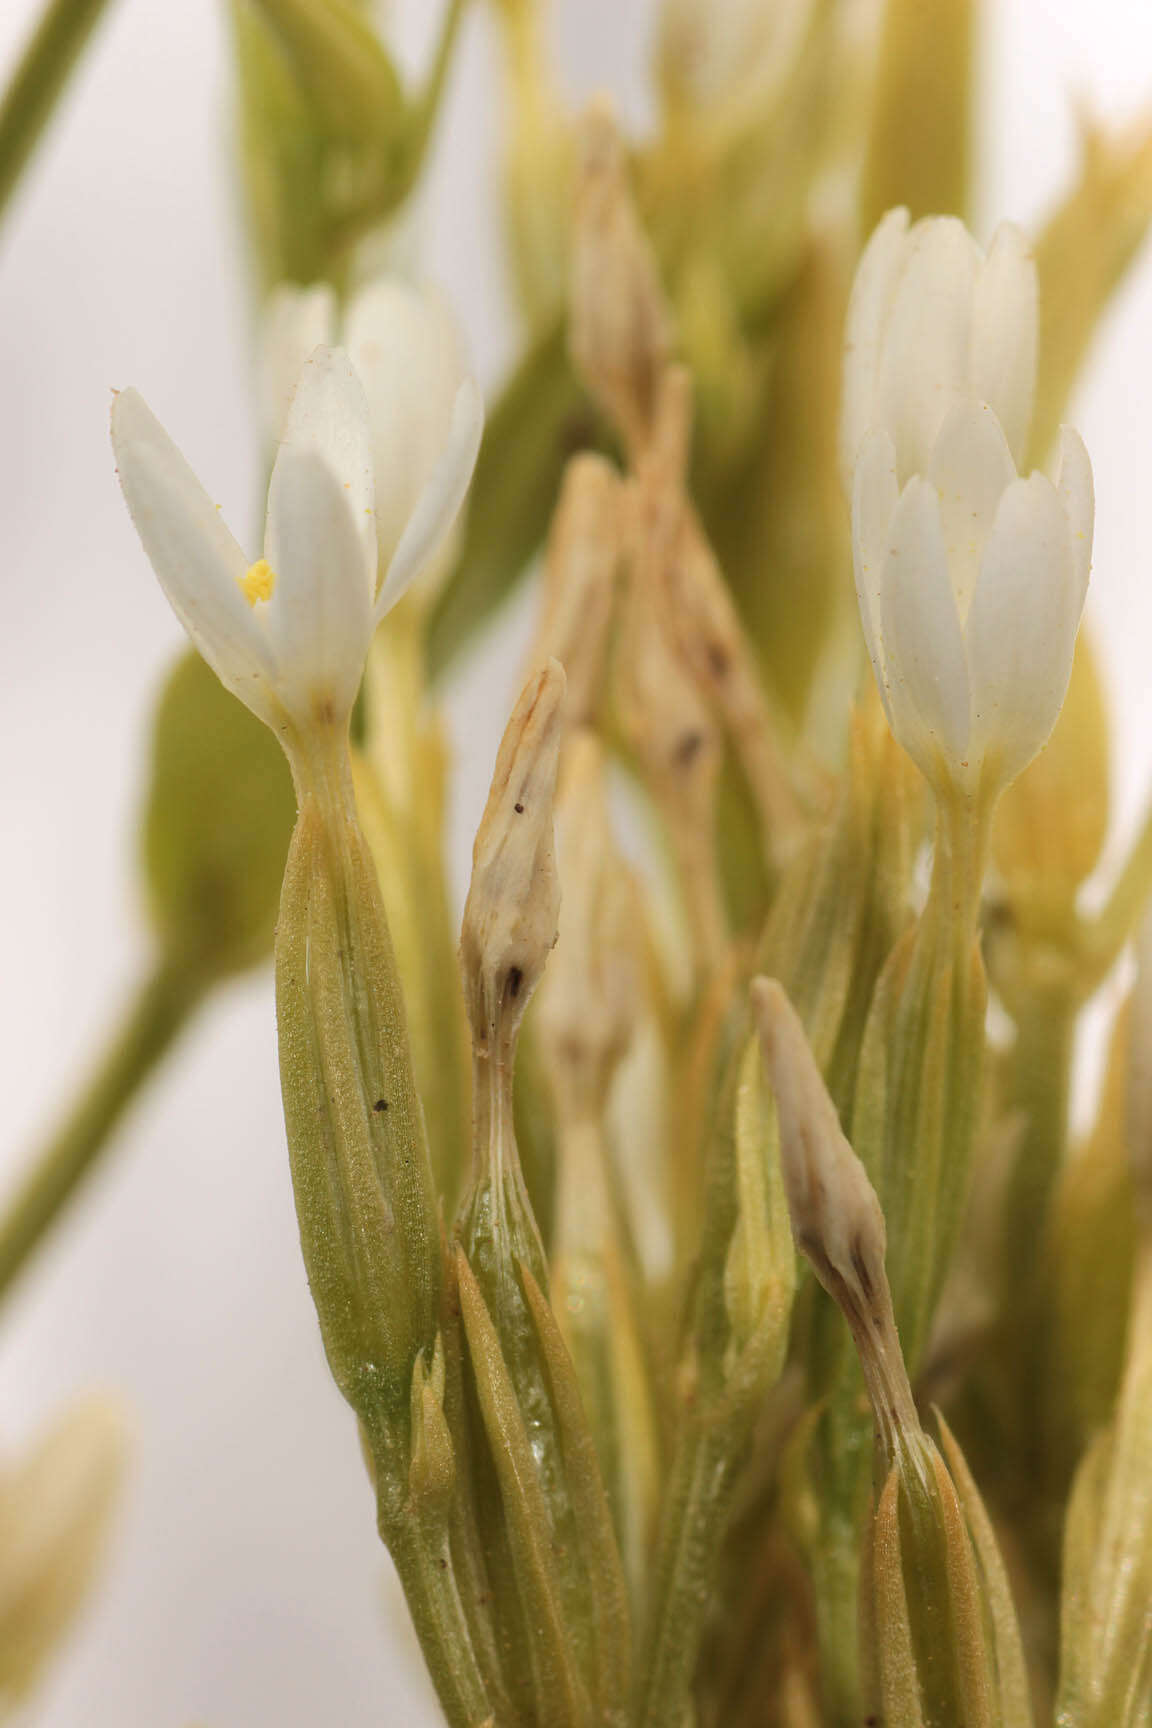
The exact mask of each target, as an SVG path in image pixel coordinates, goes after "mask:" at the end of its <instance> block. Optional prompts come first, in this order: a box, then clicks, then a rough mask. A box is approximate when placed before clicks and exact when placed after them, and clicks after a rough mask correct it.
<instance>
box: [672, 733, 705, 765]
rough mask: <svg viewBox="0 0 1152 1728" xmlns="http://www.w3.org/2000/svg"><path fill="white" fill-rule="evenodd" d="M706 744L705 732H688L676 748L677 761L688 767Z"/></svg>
mask: <svg viewBox="0 0 1152 1728" xmlns="http://www.w3.org/2000/svg"><path fill="white" fill-rule="evenodd" d="M703 743H704V734H703V732H686V733H685V734H684V736H683V738H681V740H680V742H679V744H677V746H676V760H677V762H679V763H680V764H681V766H682V767H685V768H686V767H687V766H688V764H689V762H691V760H692V758H693V757H694V756H695V755H696V753H697V751H698V750H699V749H700V748H701V746H702V745H703Z"/></svg>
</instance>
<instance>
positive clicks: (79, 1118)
mask: <svg viewBox="0 0 1152 1728" xmlns="http://www.w3.org/2000/svg"><path fill="white" fill-rule="evenodd" d="M205 987H206V986H205V980H204V979H203V977H202V976H201V975H200V974H198V973H196V972H194V971H193V970H192V969H190V968H188V967H186V966H178V965H177V964H175V963H174V962H171V961H167V960H161V961H160V962H159V963H158V964H157V965H156V967H155V969H154V971H153V972H152V973H151V975H150V976H149V977H148V978H147V979H146V980H145V983H144V985H143V987H142V988H141V990H140V991H139V993H138V994H137V996H136V998H135V999H134V1001H133V1002H132V1004H131V1005H130V1007H129V1009H128V1012H127V1014H126V1015H125V1018H124V1021H123V1023H122V1025H121V1026H120V1028H119V1030H118V1031H117V1033H116V1035H115V1037H114V1039H113V1041H112V1043H111V1045H110V1046H109V1048H108V1050H107V1052H106V1054H105V1056H104V1058H103V1060H102V1061H101V1063H100V1065H99V1066H98V1068H97V1069H96V1071H95V1073H94V1074H93V1075H92V1077H91V1079H90V1080H89V1082H88V1084H87V1086H86V1087H85V1088H84V1090H83V1091H82V1092H81V1094H80V1096H79V1097H78V1098H77V1099H76V1101H75V1103H74V1104H73V1105H72V1108H71V1109H70V1110H69V1112H68V1114H67V1116H66V1117H65V1118H64V1121H63V1122H62V1123H61V1125H60V1127H59V1128H58V1129H57V1131H56V1133H55V1134H54V1135H53V1136H52V1138H51V1139H50V1140H49V1142H48V1144H47V1145H46V1146H45V1147H44V1148H43V1150H42V1151H41V1152H40V1153H39V1154H38V1155H37V1156H36V1157H35V1158H34V1159H33V1160H32V1163H31V1165H30V1166H29V1168H28V1171H27V1174H26V1175H25V1176H24V1177H23V1179H22V1181H21V1182H20V1185H19V1186H18V1188H17V1190H16V1193H15V1195H14V1196H13V1198H12V1200H11V1201H10V1202H9V1204H8V1207H7V1208H6V1210H5V1212H4V1214H3V1217H2V1218H0V1298H2V1297H3V1296H4V1295H5V1294H6V1293H7V1291H8V1289H9V1286H10V1285H11V1284H12V1283H13V1282H14V1280H15V1279H16V1277H17V1276H18V1275H19V1273H20V1271H21V1270H22V1269H23V1267H24V1265H25V1264H26V1262H27V1261H28V1260H29V1258H30V1257H31V1256H32V1254H33V1253H34V1252H35V1250H36V1248H37V1247H38V1246H39V1244H40V1243H41V1241H42V1240H43V1239H44V1237H45V1236H46V1235H47V1234H48V1232H49V1231H50V1230H51V1229H52V1227H53V1225H54V1224H55V1223H56V1221H57V1219H58V1218H59V1216H60V1214H61V1212H62V1211H63V1210H64V1208H65V1206H66V1205H67V1203H68V1201H69V1200H70V1199H71V1197H72V1195H73V1194H74V1193H75V1191H76V1189H77V1188H78V1187H79V1185H80V1183H81V1182H82V1181H83V1179H84V1178H85V1176H87V1174H88V1173H89V1171H90V1170H91V1169H92V1167H93V1166H94V1164H95V1163H96V1162H97V1160H98V1159H99V1157H100V1154H101V1153H102V1152H103V1151H104V1150H105V1148H106V1147H107V1146H108V1144H109V1141H110V1137H111V1134H112V1130H113V1129H114V1128H115V1126H116V1124H117V1122H118V1121H119V1120H120V1117H121V1116H122V1114H123V1113H124V1110H125V1109H126V1107H127V1106H128V1104H129V1103H130V1101H131V1099H132V1098H133V1097H134V1095H135V1094H136V1092H137V1091H138V1090H139V1089H140V1087H141V1086H142V1085H143V1083H144V1081H145V1080H146V1079H147V1077H148V1075H149V1074H150V1073H151V1072H152V1070H153V1069H154V1068H155V1067H156V1065H157V1063H158V1062H159V1061H160V1060H161V1058H162V1057H163V1056H164V1055H165V1054H166V1052H167V1051H168V1049H169V1047H170V1046H171V1045H172V1044H173V1043H174V1041H175V1039H176V1037H177V1035H178V1034H179V1032H180V1031H181V1030H182V1028H183V1027H184V1026H185V1025H186V1023H187V1021H188V1019H189V1017H190V1016H191V1014H192V1013H193V1011H194V1010H195V1008H196V1007H197V1006H198V1005H199V1002H200V1000H201V997H202V996H203V994H204V991H205Z"/></svg>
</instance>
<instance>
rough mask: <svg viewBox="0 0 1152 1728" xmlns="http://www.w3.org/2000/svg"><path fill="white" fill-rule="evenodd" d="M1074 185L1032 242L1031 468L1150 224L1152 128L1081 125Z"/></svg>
mask: <svg viewBox="0 0 1152 1728" xmlns="http://www.w3.org/2000/svg"><path fill="white" fill-rule="evenodd" d="M1081 154H1082V161H1081V166H1080V178H1079V180H1078V181H1077V183H1076V185H1075V186H1073V188H1072V190H1071V191H1070V192H1069V194H1068V196H1067V197H1066V198H1065V200H1064V202H1063V203H1062V204H1061V205H1060V206H1059V208H1058V209H1057V210H1055V211H1054V212H1053V214H1052V215H1051V216H1050V217H1049V219H1048V223H1047V226H1046V227H1045V228H1044V230H1043V232H1042V233H1041V235H1040V238H1039V239H1038V240H1037V242H1036V268H1037V271H1038V273H1039V277H1040V353H1039V360H1038V364H1037V370H1036V378H1037V389H1036V406H1035V410H1034V414H1033V420H1032V452H1031V459H1032V461H1033V462H1034V463H1036V464H1039V463H1042V462H1043V461H1044V460H1045V459H1046V457H1047V455H1048V452H1049V450H1050V449H1051V446H1052V442H1053V439H1054V438H1055V436H1056V433H1057V431H1058V429H1059V426H1060V421H1061V419H1062V417H1063V416H1064V414H1065V412H1066V410H1067V403H1068V399H1069V397H1070V396H1071V394H1072V389H1073V386H1074V384H1075V382H1076V379H1077V376H1078V374H1079V372H1080V368H1081V367H1082V365H1083V364H1084V361H1085V358H1086V357H1087V354H1088V349H1089V347H1090V344H1091V341H1092V337H1093V336H1094V334H1095V332H1096V328H1097V326H1098V324H1099V322H1100V319H1101V317H1102V315H1103V313H1104V311H1105V309H1106V307H1107V305H1108V302H1109V300H1110V299H1111V297H1112V295H1113V293H1114V292H1115V290H1116V288H1117V287H1118V286H1119V284H1120V282H1121V281H1122V280H1123V277H1124V275H1125V273H1126V272H1127V270H1128V268H1129V266H1130V265H1131V263H1132V262H1133V260H1134V259H1135V257H1136V254H1137V253H1138V251H1139V250H1140V247H1141V246H1142V245H1143V243H1144V239H1145V237H1146V235H1147V233H1148V224H1149V221H1150V220H1152V126H1149V125H1148V123H1147V122H1145V123H1144V124H1143V125H1142V126H1141V127H1140V128H1137V129H1133V130H1131V131H1129V132H1127V133H1126V134H1125V135H1124V136H1122V137H1115V138H1109V137H1107V136H1105V134H1104V133H1103V132H1101V131H1099V130H1098V129H1097V128H1095V127H1094V126H1090V125H1086V126H1085V127H1084V130H1083V139H1082V145H1081Z"/></svg>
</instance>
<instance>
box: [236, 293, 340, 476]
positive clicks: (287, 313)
mask: <svg viewBox="0 0 1152 1728" xmlns="http://www.w3.org/2000/svg"><path fill="white" fill-rule="evenodd" d="M335 339H336V295H335V293H334V291H333V290H332V289H331V288H330V287H328V285H327V284H326V283H320V284H318V285H317V286H316V287H314V288H298V287H297V286H296V284H295V283H292V282H282V283H280V284H279V286H278V287H276V288H274V289H273V290H272V292H271V294H270V295H269V296H268V299H267V301H266V303H265V305H264V307H263V309H262V311H261V314H260V352H259V356H258V361H257V375H256V378H257V390H258V397H259V409H260V423H261V427H262V429H263V432H264V437H265V439H266V441H267V443H268V444H269V445H270V446H271V447H272V448H273V449H274V448H275V446H276V445H277V444H278V443H279V441H280V438H281V436H282V435H283V432H284V426H285V422H286V421H287V419H288V410H289V408H290V407H291V405H292V396H293V392H294V391H295V389H296V385H297V382H298V380H299V378H300V374H301V372H302V371H303V368H304V363H305V361H306V360H307V359H308V356H309V355H310V354H311V353H312V352H313V350H314V349H316V348H318V347H320V346H321V345H322V344H324V343H331V342H334V341H335Z"/></svg>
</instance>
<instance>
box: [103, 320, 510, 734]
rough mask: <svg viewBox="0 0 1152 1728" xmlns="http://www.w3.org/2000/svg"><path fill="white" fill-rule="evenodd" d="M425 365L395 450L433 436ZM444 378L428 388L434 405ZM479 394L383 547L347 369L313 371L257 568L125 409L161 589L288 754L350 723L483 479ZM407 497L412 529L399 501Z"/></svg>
mask: <svg viewBox="0 0 1152 1728" xmlns="http://www.w3.org/2000/svg"><path fill="white" fill-rule="evenodd" d="M420 365H421V356H419V355H418V354H417V355H413V354H412V353H409V354H408V355H406V356H405V357H404V363H403V365H402V366H398V368H397V369H398V373H400V374H401V376H398V377H397V380H396V392H395V406H394V415H395V431H394V437H395V438H396V440H400V439H402V438H403V436H404V434H405V426H406V417H407V416H410V415H411V416H413V420H414V423H413V424H411V425H410V426H409V427H408V430H409V432H410V435H411V436H412V437H413V439H423V438H424V437H425V431H424V426H423V424H422V422H421V421H420V412H419V379H420V373H419V367H420ZM436 387H437V379H436V378H435V377H433V378H432V379H430V380H429V391H430V393H431V392H433V391H434V390H435V388H436ZM482 418H483V416H482V409H481V404H480V397H479V392H478V391H477V389H476V386H475V384H474V383H473V382H472V380H471V379H466V380H465V382H464V383H463V384H462V385H461V387H460V388H459V390H458V391H457V393H456V396H455V399H454V401H453V404H452V408H451V413H450V417H449V420H448V424H447V426H446V427H444V428H443V430H442V442H441V443H440V444H439V445H438V447H437V450H436V452H435V459H434V460H433V462H432V465H431V470H430V472H428V473H427V474H425V475H424V476H423V477H422V478H421V480H420V483H419V485H418V486H417V485H416V483H415V480H414V479H413V478H412V476H411V475H409V483H408V489H407V491H406V492H405V493H403V494H402V493H401V489H400V488H399V487H398V488H397V491H396V495H395V499H390V500H389V508H390V509H391V511H392V514H391V515H390V517H389V520H388V534H389V539H388V540H387V542H385V540H384V537H383V535H381V536H380V537H379V538H380V543H379V546H378V544H377V542H378V535H377V519H376V512H375V508H374V495H375V486H374V481H373V467H374V463H373V443H374V440H373V435H372V428H371V426H370V423H369V414H368V404H367V402H366V400H365V395H364V389H363V386H362V385H361V383H360V380H359V378H358V377H357V374H356V372H355V370H354V369H353V366H352V363H351V361H350V360H349V358H348V355H347V354H346V353H344V352H343V351H341V350H339V349H330V348H323V347H321V348H317V349H316V351H315V352H314V353H313V354H312V356H311V358H310V359H309V360H308V361H307V362H306V363H305V366H304V370H303V372H302V374H301V377H300V381H299V383H298V385H297V387H296V392H295V395H294V397H293V400H292V406H291V409H290V410H289V413H288V418H287V423H286V424H285V427H284V430H283V436H282V438H281V441H280V447H279V451H278V453H277V456H276V462H275V466H274V468H273V471H272V480H271V484H270V486H269V490H268V514H267V522H266V527H265V536H264V555H263V557H262V558H259V559H257V560H256V562H255V563H251V562H250V561H249V560H248V559H247V558H246V557H245V555H244V553H243V552H242V551H241V549H240V547H239V546H238V545H237V543H236V541H235V540H234V539H233V537H232V535H231V534H230V533H229V531H228V529H227V527H226V526H225V524H224V522H223V521H222V519H221V517H220V514H219V511H218V510H217V508H216V506H215V505H214V504H213V503H212V501H211V499H210V498H209V497H208V495H207V493H206V492H205V491H204V489H203V487H202V486H201V485H200V483H199V481H198V480H197V479H196V476H195V475H194V474H193V473H192V470H191V469H190V468H189V466H188V464H187V463H186V462H185V460H184V458H183V456H181V454H180V452H179V451H178V450H177V448H176V446H175V445H174V444H173V443H172V440H171V439H170V438H169V437H168V435H167V433H166V432H165V431H164V429H163V427H162V426H161V425H160V423H159V421H158V420H157V419H156V418H155V416H154V415H153V414H152V413H151V411H150V410H149V408H148V407H147V405H146V404H145V402H144V401H143V399H142V398H141V397H140V396H139V395H138V394H137V393H136V391H134V390H125V391H122V392H121V393H120V394H119V395H118V396H117V398H116V402H115V405H114V407H113V410H112V442H113V447H114V449H115V452H116V461H117V467H118V470H119V474H120V483H121V486H122V487H123V490H124V496H125V499H126V501H127V504H128V508H129V510H130V512H131V514H132V519H133V521H134V523H135V524H136V529H137V532H138V533H139V535H140V538H141V540H142V542H143V544H144V549H145V551H146V552H147V554H148V556H149V558H150V559H151V562H152V566H153V568H154V570H155V571H156V574H157V576H158V577H159V579H160V583H161V586H162V587H163V589H164V592H165V593H166V594H167V596H168V599H169V601H170V603H171V605H172V608H173V610H174V611H175V613H176V615H177V617H178V618H179V619H180V621H181V623H182V624H183V625H184V628H185V629H186V630H187V631H188V634H189V636H191V638H192V641H193V642H194V643H195V645H196V647H197V648H198V649H199V650H200V652H201V654H202V655H203V656H204V658H205V659H206V660H207V661H208V663H209V665H210V666H211V667H212V668H213V670H214V671H215V672H216V674H217V676H218V677H219V678H220V680H221V682H222V683H223V684H225V685H226V686H227V688H228V689H229V690H231V691H232V692H233V694H234V695H236V696H238V697H239V698H240V700H241V701H242V702H245V703H246V704H247V705H248V707H249V708H251V709H252V711H253V713H255V714H257V715H259V717H260V718H261V719H262V720H264V721H266V722H267V724H268V725H269V726H271V727H272V728H273V730H274V731H275V732H276V733H277V734H278V735H279V736H280V737H281V738H283V739H284V741H285V742H289V741H290V739H291V737H292V735H293V734H294V733H295V734H298V733H301V732H306V731H307V730H309V729H311V728H313V727H315V726H317V725H319V724H325V723H329V722H332V723H335V724H341V723H343V722H344V721H345V720H346V719H347V716H348V714H349V712H350V711H351V707H352V704H353V702H354V701H355V699H356V692H357V690H358V688H359V685H360V679H361V676H362V674H363V670H364V662H365V659H366V657H367V653H368V647H369V644H370V642H371V638H372V632H373V630H374V629H375V626H376V624H377V623H378V622H379V620H380V618H381V617H382V616H383V615H384V613H385V612H386V611H387V610H388V609H389V607H391V606H392V605H394V604H395V602H396V601H397V600H398V599H399V598H400V595H401V594H402V593H403V591H404V589H405V588H406V587H407V585H408V583H409V582H410V581H411V580H412V578H413V577H414V576H415V575H416V574H417V573H418V572H419V570H421V569H422V568H423V567H424V566H425V565H426V564H427V563H428V561H429V560H430V559H431V558H432V557H434V556H435V554H436V551H437V549H438V548H439V546H440V545H441V544H442V542H443V540H444V538H445V536H446V535H447V533H448V532H449V530H450V528H451V526H452V522H453V520H454V519H455V516H456V513H457V511H458V510H459V508H460V504H461V502H462V500H463V497H464V494H465V492H466V490H467V487H468V482H469V479H470V478H471V474H472V468H473V465H474V463H475V460H476V452H477V449H478V448H479V443H480V432H481V425H482ZM401 497H403V499H404V515H403V518H402V519H401V516H400V511H399V508H398V507H397V504H396V499H400V498H401Z"/></svg>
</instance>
